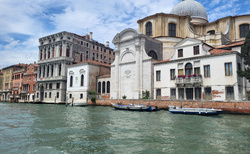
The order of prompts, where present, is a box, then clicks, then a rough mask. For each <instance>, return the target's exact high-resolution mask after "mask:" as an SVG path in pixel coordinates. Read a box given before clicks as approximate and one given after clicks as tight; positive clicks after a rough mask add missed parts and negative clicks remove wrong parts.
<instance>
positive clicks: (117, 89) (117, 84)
mask: <svg viewBox="0 0 250 154" xmlns="http://www.w3.org/2000/svg"><path fill="white" fill-rule="evenodd" d="M115 60H116V63H115V92H116V99H120V78H119V75H120V68H119V67H120V66H119V62H120V50H119V49H117V48H116V49H115ZM101 90H102V89H101Z"/></svg>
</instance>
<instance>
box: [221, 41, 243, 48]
mask: <svg viewBox="0 0 250 154" xmlns="http://www.w3.org/2000/svg"><path fill="white" fill-rule="evenodd" d="M244 43H245V40H243V41H239V42H233V43H232V44H228V45H222V46H218V47H216V48H217V49H218V48H219V49H220V48H227V47H234V46H239V45H242V44H244Z"/></svg>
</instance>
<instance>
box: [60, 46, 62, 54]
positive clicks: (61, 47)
mask: <svg viewBox="0 0 250 154" xmlns="http://www.w3.org/2000/svg"><path fill="white" fill-rule="evenodd" d="M61 56H62V46H60V57H61Z"/></svg>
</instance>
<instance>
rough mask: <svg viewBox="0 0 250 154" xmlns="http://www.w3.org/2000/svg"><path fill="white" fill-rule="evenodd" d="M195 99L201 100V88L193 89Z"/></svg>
mask: <svg viewBox="0 0 250 154" xmlns="http://www.w3.org/2000/svg"><path fill="white" fill-rule="evenodd" d="M195 99H196V100H200V99H201V88H195Z"/></svg>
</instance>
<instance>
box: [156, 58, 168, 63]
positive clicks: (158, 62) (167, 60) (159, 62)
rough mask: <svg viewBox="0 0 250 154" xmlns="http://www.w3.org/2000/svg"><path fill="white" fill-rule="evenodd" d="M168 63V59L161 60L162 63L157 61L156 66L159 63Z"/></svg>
mask: <svg viewBox="0 0 250 154" xmlns="http://www.w3.org/2000/svg"><path fill="white" fill-rule="evenodd" d="M167 61H169V59H166V60H162V61H157V62H156V64H159V63H164V62H167Z"/></svg>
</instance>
